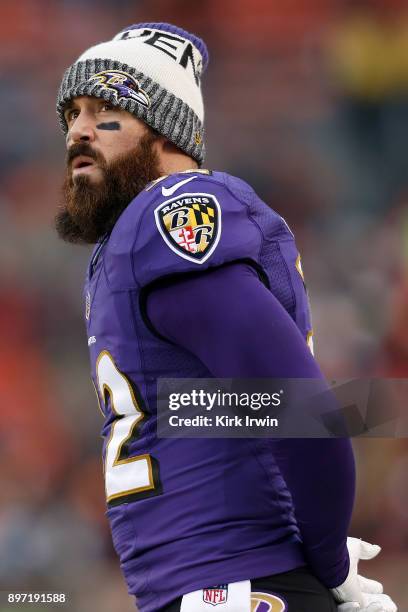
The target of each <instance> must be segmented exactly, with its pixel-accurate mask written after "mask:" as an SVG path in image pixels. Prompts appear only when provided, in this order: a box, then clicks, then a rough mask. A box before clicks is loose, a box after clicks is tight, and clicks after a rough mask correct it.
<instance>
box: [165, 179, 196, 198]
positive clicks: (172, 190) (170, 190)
mask: <svg viewBox="0 0 408 612" xmlns="http://www.w3.org/2000/svg"><path fill="white" fill-rule="evenodd" d="M195 178H197V177H196V176H189V177H188V178H187V179H184V181H179V182H178V183H176V184H175V185H173V186H172V187H169V188H168V189H167V188H166V187H162V194H163V195H164V196H165V197H167V196H171V195H173V193H175V192H176V191H177V189H179V188H180V187H182V186H183V185H185V184H186V183H189V182H190V181H192V180H193V179H195Z"/></svg>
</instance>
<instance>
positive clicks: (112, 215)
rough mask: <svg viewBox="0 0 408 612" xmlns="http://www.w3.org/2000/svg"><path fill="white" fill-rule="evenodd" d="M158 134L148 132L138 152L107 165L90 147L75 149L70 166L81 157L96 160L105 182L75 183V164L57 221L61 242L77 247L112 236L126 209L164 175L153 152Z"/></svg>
mask: <svg viewBox="0 0 408 612" xmlns="http://www.w3.org/2000/svg"><path fill="white" fill-rule="evenodd" d="M156 139H157V136H156V134H154V133H152V132H148V133H147V134H146V135H145V136H143V138H142V139H141V140H140V142H139V144H138V146H137V147H135V149H133V150H132V151H130V152H129V153H126V154H125V155H122V156H120V157H118V158H117V159H115V161H113V162H112V163H110V164H107V163H106V162H105V160H104V159H102V158H101V156H100V155H98V154H97V153H95V152H94V151H93V150H92V147H91V146H90V145H88V144H87V143H79V144H76V145H73V146H72V147H71V149H70V151H69V153H68V162H69V161H70V160H72V159H73V158H74V157H76V156H77V155H87V156H89V157H92V158H93V159H95V160H96V161H97V163H98V166H99V168H100V169H101V171H102V174H103V178H102V180H101V181H99V182H98V183H93V182H92V181H91V180H90V179H89V177H87V176H79V177H78V178H77V179H76V180H75V181H73V179H72V173H71V170H70V167H71V164H70V163H68V164H67V172H66V176H65V180H64V183H63V188H62V189H63V205H62V207H61V209H60V210H59V211H58V213H57V215H56V217H55V227H56V230H57V233H58V235H59V237H60V238H62V239H63V240H65V241H66V242H72V243H77V244H94V243H96V242H98V240H99V239H100V238H102V237H103V236H104V235H105V234H107V233H109V232H110V231H111V230H112V228H113V226H114V225H115V223H116V221H117V220H118V218H119V217H120V215H121V214H122V212H123V211H124V209H125V208H126V207H127V206H128V205H129V204H130V202H131V201H132V200H133V198H135V197H136V196H137V195H138V194H139V193H140V192H141V191H142V190H143V189H144V188H145V187H146V185H147V184H148V183H150V182H151V181H153V180H155V179H157V178H159V176H160V175H161V174H162V173H161V171H160V166H159V159H158V156H157V153H156V152H155V151H154V149H153V143H154V141H155V140H156Z"/></svg>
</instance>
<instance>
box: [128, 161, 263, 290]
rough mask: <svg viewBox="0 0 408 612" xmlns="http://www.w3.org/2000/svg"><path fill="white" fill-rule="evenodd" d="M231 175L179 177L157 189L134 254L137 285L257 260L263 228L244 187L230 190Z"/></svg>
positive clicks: (190, 173)
mask: <svg viewBox="0 0 408 612" xmlns="http://www.w3.org/2000/svg"><path fill="white" fill-rule="evenodd" d="M226 176H227V175H225V174H224V173H220V172H212V173H211V174H202V173H201V172H200V171H198V172H189V173H178V174H175V175H171V176H169V177H167V178H165V179H163V180H161V181H160V182H157V183H156V184H155V185H154V186H153V188H152V189H151V193H152V195H153V196H154V197H153V201H152V202H151V205H150V206H148V207H146V208H145V210H144V213H143V219H142V221H141V223H140V227H139V231H138V235H137V237H136V240H135V243H134V247H133V251H132V257H133V267H134V270H135V274H136V277H137V282H138V283H140V284H141V285H142V286H145V285H147V284H149V283H150V282H152V281H154V280H156V279H158V278H161V277H164V276H170V275H174V274H182V273H186V272H198V271H200V270H204V269H207V268H210V267H216V266H220V265H222V264H224V263H228V262H231V261H235V260H240V259H252V260H254V261H257V257H258V253H259V250H260V245H261V241H262V236H261V233H260V230H259V227H258V226H257V224H256V223H255V222H254V221H253V219H252V218H251V215H250V210H249V205H248V197H244V194H243V191H244V190H243V186H242V185H239V188H236V187H235V186H234V185H229V184H228V183H227V181H226ZM247 187H248V186H247ZM249 189H250V188H249Z"/></svg>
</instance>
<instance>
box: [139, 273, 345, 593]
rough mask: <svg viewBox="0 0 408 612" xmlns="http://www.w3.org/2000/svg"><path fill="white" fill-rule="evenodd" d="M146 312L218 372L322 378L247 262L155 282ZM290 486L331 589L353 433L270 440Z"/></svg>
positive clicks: (319, 572)
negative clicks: (341, 436) (348, 436)
mask: <svg viewBox="0 0 408 612" xmlns="http://www.w3.org/2000/svg"><path fill="white" fill-rule="evenodd" d="M147 314H148V317H149V319H150V321H151V323H152V325H153V326H154V328H155V329H156V330H157V332H158V333H159V334H161V335H162V336H164V337H166V338H167V339H168V340H170V341H171V342H174V343H176V344H177V345H180V346H182V347H183V348H185V349H187V350H188V351H190V352H191V353H193V354H194V355H195V356H196V357H198V358H199V359H200V360H201V361H202V362H203V364H204V365H205V366H206V367H207V368H208V370H209V371H210V372H211V373H212V374H213V375H214V376H215V377H220V378H228V377H236V378H249V377H254V378H256V377H259V378H261V377H265V378H267V377H270V378H279V377H282V378H283V377H286V378H322V374H321V372H320V370H319V367H318V365H317V363H316V361H315V360H314V358H313V357H312V355H311V353H310V351H309V349H308V347H307V345H306V342H305V340H304V338H303V336H302V334H301V332H300V331H299V329H298V327H297V326H296V324H295V323H294V321H293V319H292V318H291V316H290V315H289V314H288V313H287V311H286V310H285V309H284V308H283V307H282V306H281V304H280V303H279V302H278V300H277V299H276V298H275V297H274V295H273V294H272V293H271V292H270V291H269V290H268V289H267V288H266V287H265V286H264V285H263V284H262V283H261V282H260V280H259V278H258V276H257V273H256V272H255V271H254V270H253V269H252V268H251V267H250V266H249V265H246V264H238V263H237V264H233V265H229V266H225V267H223V268H220V269H218V270H213V271H211V270H210V271H207V272H204V273H202V274H198V275H196V276H194V277H190V278H188V279H184V280H178V281H177V282H174V283H173V284H169V285H167V286H165V287H164V286H163V287H160V288H155V289H154V290H152V292H151V293H150V295H149V297H148V300H147ZM270 444H271V451H272V452H273V454H274V456H275V459H276V461H277V463H278V465H279V468H280V470H281V472H282V474H283V476H284V478H285V480H286V482H287V485H288V488H289V490H290V492H291V495H292V499H293V503H294V508H295V514H296V519H297V522H298V525H299V528H300V531H301V535H302V539H303V543H304V547H305V555H306V558H307V559H308V562H309V565H310V566H311V568H312V570H313V571H314V573H315V574H316V576H317V577H318V578H319V579H320V580H321V581H322V582H323V583H324V584H325V585H326V586H328V587H334V586H337V585H339V584H341V583H342V582H343V581H344V580H345V578H346V576H347V573H348V568H349V557H348V552H347V547H346V539H347V531H348V527H349V522H350V518H351V512H352V507H353V502H354V490H355V467H354V458H353V453H352V448H351V444H350V441H349V440H348V439H314V440H306V439H287V440H271V441H270Z"/></svg>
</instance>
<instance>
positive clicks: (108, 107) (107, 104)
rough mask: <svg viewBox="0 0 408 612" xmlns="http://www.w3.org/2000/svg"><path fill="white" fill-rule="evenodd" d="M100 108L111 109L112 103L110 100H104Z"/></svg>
mask: <svg viewBox="0 0 408 612" xmlns="http://www.w3.org/2000/svg"><path fill="white" fill-rule="evenodd" d="M101 110H102V111H110V110H113V104H111V103H110V102H104V103H103V104H102V106H101Z"/></svg>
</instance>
